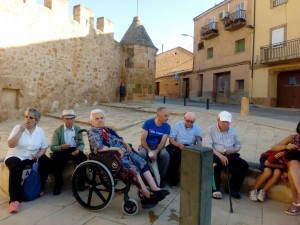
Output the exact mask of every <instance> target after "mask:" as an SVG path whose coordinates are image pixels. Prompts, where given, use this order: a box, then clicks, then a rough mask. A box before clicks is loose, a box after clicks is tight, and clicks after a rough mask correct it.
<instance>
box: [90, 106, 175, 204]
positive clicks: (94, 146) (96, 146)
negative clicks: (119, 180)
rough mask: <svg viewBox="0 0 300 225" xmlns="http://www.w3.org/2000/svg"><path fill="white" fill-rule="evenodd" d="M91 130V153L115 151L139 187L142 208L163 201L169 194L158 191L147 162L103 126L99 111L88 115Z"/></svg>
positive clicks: (102, 117)
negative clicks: (142, 197) (141, 196)
mask: <svg viewBox="0 0 300 225" xmlns="http://www.w3.org/2000/svg"><path fill="white" fill-rule="evenodd" d="M90 120H91V123H92V128H91V129H90V130H89V132H88V139H89V142H90V148H91V151H92V152H93V153H94V154H97V153H98V152H105V151H115V152H117V153H118V154H119V157H120V161H121V163H122V166H123V170H124V171H130V172H132V173H133V174H134V176H135V177H136V179H137V181H138V182H139V184H140V185H141V192H142V193H141V194H142V195H143V196H144V197H145V199H143V200H142V202H141V203H142V205H143V207H147V208H150V207H153V206H155V205H157V203H158V201H161V200H163V199H164V198H165V197H166V196H167V195H168V194H169V193H170V192H169V191H167V190H162V189H160V188H159V187H158V186H157V185H156V182H155V180H154V178H153V176H152V174H151V173H150V168H149V165H148V164H147V162H146V161H145V160H144V159H143V158H142V157H140V156H139V155H138V154H137V153H136V152H135V151H133V150H132V148H131V147H130V146H129V145H128V144H127V143H125V142H124V141H123V138H122V137H120V136H119V135H118V134H117V132H116V131H114V130H113V129H112V128H109V127H106V126H105V114H104V112H103V111H102V110H101V109H95V110H93V111H92V112H91V114H90ZM141 174H142V175H143V177H144V178H145V180H146V181H147V183H148V185H149V187H150V190H148V189H147V187H146V185H145V183H144V181H143V179H142V178H141Z"/></svg>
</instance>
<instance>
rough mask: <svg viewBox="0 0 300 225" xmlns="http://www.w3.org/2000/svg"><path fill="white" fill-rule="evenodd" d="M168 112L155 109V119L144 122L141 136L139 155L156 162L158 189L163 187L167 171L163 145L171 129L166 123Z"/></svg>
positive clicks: (168, 158)
mask: <svg viewBox="0 0 300 225" xmlns="http://www.w3.org/2000/svg"><path fill="white" fill-rule="evenodd" d="M168 119H169V112H168V110H167V109H166V108H165V107H160V108H158V109H157V115H156V118H152V119H149V120H146V121H145V123H144V125H143V127H142V128H143V130H142V135H141V146H140V147H139V155H140V156H141V157H143V158H144V159H150V160H156V159H157V163H158V170H159V174H160V178H161V182H160V187H161V188H162V187H164V181H163V179H164V177H165V175H166V173H167V170H168V165H169V160H170V157H169V153H168V152H167V150H166V148H165V145H166V142H167V140H168V136H169V134H170V130H171V127H170V125H169V124H168V123H167V121H168Z"/></svg>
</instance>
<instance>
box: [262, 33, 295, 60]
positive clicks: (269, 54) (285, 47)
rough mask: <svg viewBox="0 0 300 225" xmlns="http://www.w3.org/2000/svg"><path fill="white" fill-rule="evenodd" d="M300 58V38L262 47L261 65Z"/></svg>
mask: <svg viewBox="0 0 300 225" xmlns="http://www.w3.org/2000/svg"><path fill="white" fill-rule="evenodd" d="M295 58H300V38H297V39H293V40H288V41H284V42H279V43H275V44H272V45H265V46H262V47H260V59H261V63H268V62H274V61H281V60H289V59H295Z"/></svg>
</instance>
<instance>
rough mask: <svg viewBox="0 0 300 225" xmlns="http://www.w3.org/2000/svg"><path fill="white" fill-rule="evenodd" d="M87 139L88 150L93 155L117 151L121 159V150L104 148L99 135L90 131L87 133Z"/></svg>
mask: <svg viewBox="0 0 300 225" xmlns="http://www.w3.org/2000/svg"><path fill="white" fill-rule="evenodd" d="M88 139H89V142H90V148H91V151H92V152H93V153H94V154H97V152H107V151H117V152H118V153H119V155H120V157H123V151H122V149H120V148H118V147H108V146H105V145H104V143H103V141H102V140H103V137H102V134H101V133H97V132H93V131H90V132H89V133H88Z"/></svg>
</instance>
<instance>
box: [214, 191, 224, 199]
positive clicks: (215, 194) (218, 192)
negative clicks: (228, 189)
mask: <svg viewBox="0 0 300 225" xmlns="http://www.w3.org/2000/svg"><path fill="white" fill-rule="evenodd" d="M211 197H212V198H213V199H222V193H221V192H220V191H214V192H213V193H212V195H211Z"/></svg>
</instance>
